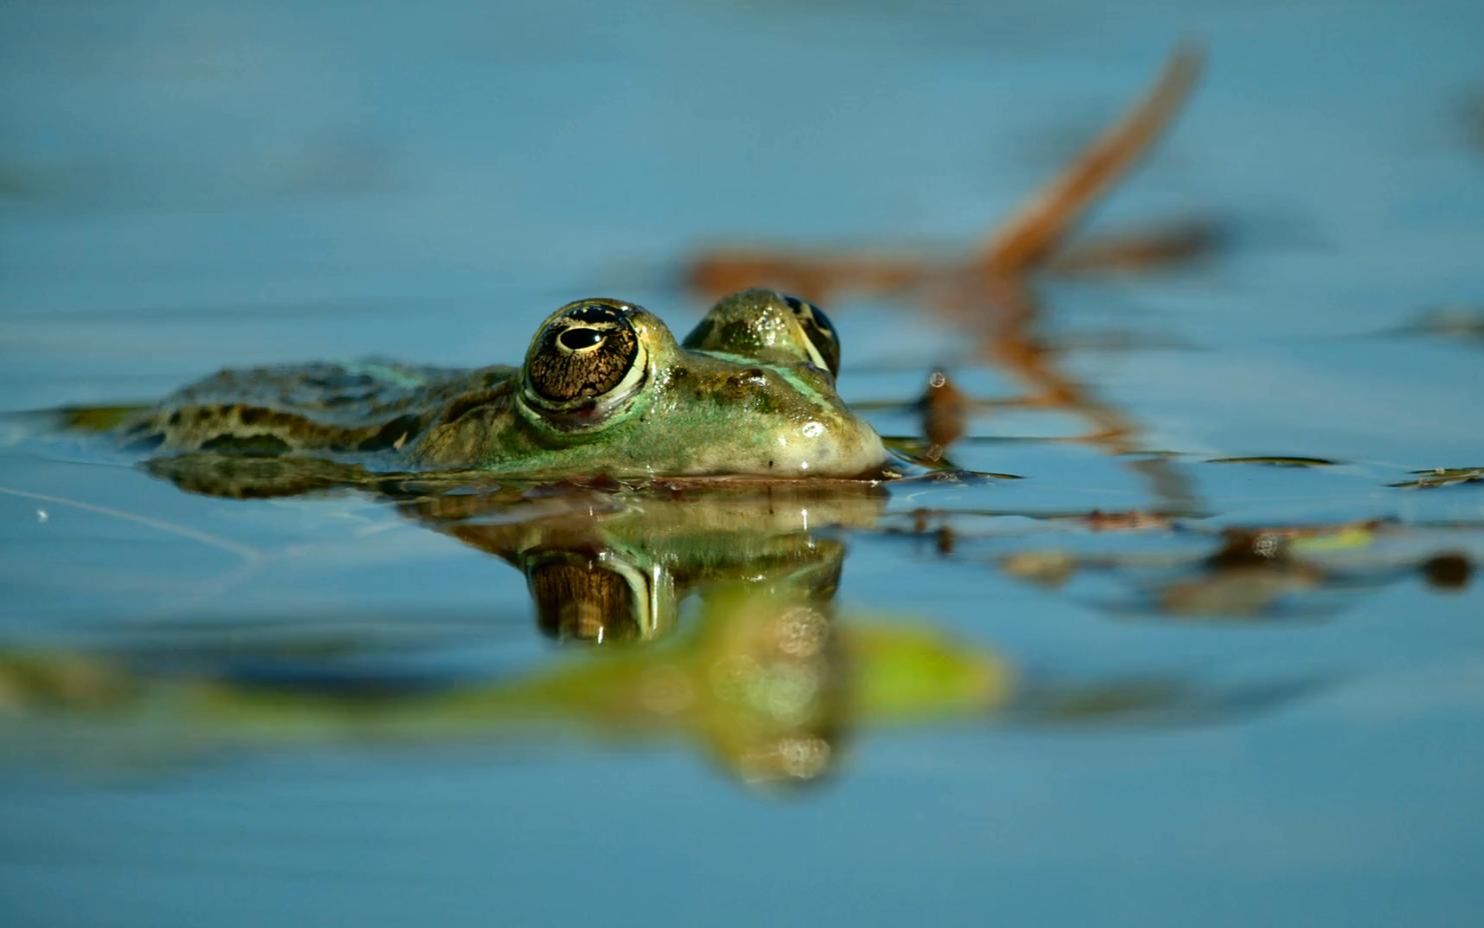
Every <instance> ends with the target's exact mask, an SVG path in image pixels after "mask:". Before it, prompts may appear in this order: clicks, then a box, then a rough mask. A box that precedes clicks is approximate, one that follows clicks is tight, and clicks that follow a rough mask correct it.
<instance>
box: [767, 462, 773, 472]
mask: <svg viewBox="0 0 1484 928" xmlns="http://www.w3.org/2000/svg"><path fill="white" fill-rule="evenodd" d="M772 469H773V462H772V461H769V462H768V470H772Z"/></svg>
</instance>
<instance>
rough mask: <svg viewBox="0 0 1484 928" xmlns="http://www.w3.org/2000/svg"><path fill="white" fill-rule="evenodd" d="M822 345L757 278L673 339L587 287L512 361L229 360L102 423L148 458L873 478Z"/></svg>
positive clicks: (871, 453) (880, 451)
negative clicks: (519, 360)
mask: <svg viewBox="0 0 1484 928" xmlns="http://www.w3.org/2000/svg"><path fill="white" fill-rule="evenodd" d="M839 358H840V350H839V341H838V338H837V336H836V334H835V329H834V327H833V326H832V325H831V324H830V322H829V320H828V318H826V317H825V315H824V313H822V312H821V311H820V310H819V309H818V308H816V307H814V306H811V305H810V304H808V303H805V302H803V301H801V300H797V299H795V298H793V297H788V296H784V295H782V294H778V293H775V292H773V291H769V290H747V291H743V292H741V293H737V294H733V295H732V296H729V297H727V298H725V299H723V300H721V301H720V302H719V303H717V304H716V306H715V307H714V308H713V309H712V310H711V311H710V312H709V313H708V314H707V315H706V317H705V318H704V319H703V320H702V321H701V323H700V324H699V325H698V326H697V327H696V329H695V331H693V332H692V333H691V334H690V335H689V336H688V337H687V338H686V339H685V341H684V342H683V343H678V342H677V341H676V340H675V337H674V336H673V335H672V334H671V333H670V330H669V329H668V328H666V326H665V324H664V323H663V322H661V321H660V320H659V318H658V317H656V316H655V315H654V314H652V313H650V312H649V311H648V310H646V309H644V308H643V307H640V306H636V305H634V304H632V303H627V302H624V301H622V300H612V299H587V300H578V301H577V302H574V303H569V304H567V305H566V306H563V307H562V308H561V309H559V310H557V311H556V312H554V313H552V314H551V315H550V316H549V317H547V319H546V321H545V322H543V323H542V324H541V327H540V329H539V330H537V332H536V335H535V337H534V338H533V339H532V340H531V344H530V348H529V349H528V350H527V352H526V357H525V361H524V363H523V364H522V365H521V367H519V368H513V367H506V366H499V367H486V368H478V369H474V370H449V369H439V368H425V367H414V366H408V365H400V364H392V363H363V364H353V365H338V364H311V365H300V366H291V367H276V368H258V369H252V370H242V371H232V370H229V371H223V372H221V373H218V374H216V375H213V376H212V377H209V378H207V379H206V380H203V381H201V382H199V383H196V384H194V385H192V386H189V387H187V388H185V389H184V390H181V391H180V392H178V393H177V394H175V395H173V396H171V397H169V398H167V399H166V400H165V401H164V402H163V403H162V404H161V405H159V406H158V407H155V408H153V409H148V410H141V411H138V412H134V413H132V414H130V415H128V416H126V417H125V418H124V421H123V422H122V423H121V424H120V426H119V429H120V431H121V434H122V435H123V436H124V438H125V440H126V442H127V443H128V444H130V445H131V446H133V447H135V448H139V449H148V450H154V451H157V452H160V453H164V454H175V455H179V454H190V453H194V452H205V453H210V454H213V455H241V456H248V457H307V458H315V457H319V458H325V457H338V456H345V455H353V456H358V457H357V459H358V460H359V459H362V458H364V459H369V460H372V461H375V462H384V463H383V464H382V466H384V467H387V468H402V469H415V470H436V471H466V470H477V471H483V472H488V473H493V474H500V475H510V476H519V477H530V478H535V479H548V478H576V477H589V476H597V475H608V476H613V477H655V476H700V475H708V476H709V475H762V476H772V477H788V478H792V477H837V478H840V477H847V478H848V477H875V476H879V475H880V474H881V473H882V468H883V465H884V464H885V463H886V458H887V455H886V451H885V449H884V448H883V446H882V443H881V439H880V438H879V437H878V436H877V434H876V432H875V431H874V430H873V429H872V428H871V426H870V425H868V424H867V423H866V422H865V421H864V420H862V419H861V418H859V417H857V416H856V415H854V414H853V413H852V412H851V411H850V410H849V409H848V408H847V407H846V405H845V404H844V402H843V401H841V399H840V397H839V396H838V395H837V394H836V392H835V375H836V374H837V373H838V366H839ZM378 469H380V468H378Z"/></svg>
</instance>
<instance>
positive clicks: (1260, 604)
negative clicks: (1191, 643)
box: [1000, 521, 1473, 619]
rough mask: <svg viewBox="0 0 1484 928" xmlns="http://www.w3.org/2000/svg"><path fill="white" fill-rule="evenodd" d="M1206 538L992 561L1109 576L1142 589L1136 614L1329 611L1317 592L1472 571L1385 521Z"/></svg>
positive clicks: (1459, 578) (1065, 576) (1014, 571)
mask: <svg viewBox="0 0 1484 928" xmlns="http://www.w3.org/2000/svg"><path fill="white" fill-rule="evenodd" d="M1214 542H1215V548H1214V550H1207V551H1203V552H1201V551H1198V552H1193V553H1185V552H1182V553H1178V554H1138V553H1112V554H1078V553H1076V552H1075V551H1072V550H1068V549H1039V550H1038V549H1029V550H1023V551H1018V552H1015V553H1013V554H1010V555H1006V556H1005V557H1003V558H1002V559H1001V561H1000V567H1001V568H1002V569H1003V570H1004V571H1005V573H1007V574H1009V575H1010V576H1013V577H1016V578H1018V579H1021V580H1026V581H1029V582H1032V583H1036V584H1039V585H1042V586H1046V587H1050V588H1059V587H1062V586H1064V585H1065V584H1067V583H1068V582H1069V581H1070V580H1071V579H1072V578H1073V577H1074V576H1076V575H1078V574H1080V573H1086V572H1093V573H1103V574H1108V575H1111V576H1113V577H1115V578H1117V579H1119V580H1121V581H1122V582H1124V583H1125V584H1128V585H1130V586H1133V587H1135V588H1137V589H1139V590H1141V591H1142V592H1141V593H1140V601H1139V602H1138V603H1137V606H1138V607H1139V608H1140V609H1141V610H1149V611H1152V612H1154V613H1156V614H1158V615H1161V616H1171V617H1182V616H1183V617H1216V618H1219V617H1230V618H1247V619H1251V618H1263V617H1273V616H1280V615H1284V614H1289V613H1295V612H1296V613H1298V614H1306V613H1307V614H1314V613H1320V612H1323V611H1326V610H1327V609H1328V608H1329V605H1328V602H1327V600H1324V599H1321V597H1324V596H1325V595H1326V594H1328V595H1330V596H1332V595H1335V594H1345V593H1353V592H1357V591H1363V590H1373V589H1375V588H1377V587H1381V586H1385V585H1388V584H1391V583H1394V582H1397V581H1399V580H1402V579H1405V578H1408V577H1415V576H1420V577H1421V578H1422V579H1423V581H1424V582H1425V583H1426V584H1427V585H1428V587H1430V588H1431V589H1433V590H1436V591H1439V592H1456V591H1458V590H1461V589H1463V588H1464V587H1466V586H1467V585H1468V583H1469V579H1470V577H1471V576H1472V573H1473V561H1472V559H1471V557H1470V555H1469V554H1467V553H1466V552H1463V551H1458V550H1451V549H1449V548H1448V547H1446V546H1447V545H1450V544H1451V543H1453V540H1452V539H1447V540H1436V541H1435V540H1428V539H1425V538H1417V537H1413V535H1412V533H1410V532H1408V531H1407V530H1406V529H1404V528H1403V527H1402V526H1400V525H1398V524H1396V523H1391V522H1381V521H1368V522H1361V523H1343V524H1339V525H1318V526H1312V525H1294V526H1268V527H1264V528H1228V529H1226V530H1224V531H1222V532H1221V533H1220V534H1219V535H1217V536H1216V537H1215V539H1214ZM1433 545H1439V546H1444V547H1442V548H1441V550H1439V549H1438V548H1435V547H1432V546H1433ZM1321 603H1322V604H1321Z"/></svg>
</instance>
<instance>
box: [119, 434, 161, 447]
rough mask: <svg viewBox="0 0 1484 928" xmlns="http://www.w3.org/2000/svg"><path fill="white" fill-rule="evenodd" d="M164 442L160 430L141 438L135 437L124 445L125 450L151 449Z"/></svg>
mask: <svg viewBox="0 0 1484 928" xmlns="http://www.w3.org/2000/svg"><path fill="white" fill-rule="evenodd" d="M164 443H165V435H164V434H163V433H162V432H152V433H150V434H149V435H145V436H143V437H141V438H136V439H134V440H133V441H131V442H129V443H128V444H126V445H124V450H125V451H153V450H155V449H156V448H158V447H160V446H161V445H163V444H164Z"/></svg>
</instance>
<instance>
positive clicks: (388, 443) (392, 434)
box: [356, 414, 423, 451]
mask: <svg viewBox="0 0 1484 928" xmlns="http://www.w3.org/2000/svg"><path fill="white" fill-rule="evenodd" d="M422 427H423V421H422V419H421V418H419V417H418V416H414V415H410V414H409V415H406V416H398V417H397V418H395V419H393V420H392V421H390V422H388V423H387V424H386V425H383V426H382V427H381V428H380V429H378V430H377V432H376V434H375V435H372V436H371V437H370V438H368V439H366V440H365V441H363V442H361V443H360V444H359V445H357V446H356V450H357V451H387V450H389V449H391V448H394V447H397V446H398V442H401V441H404V440H406V439H409V438H411V437H412V436H414V435H416V434H417V433H418V432H420V431H422Z"/></svg>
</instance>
